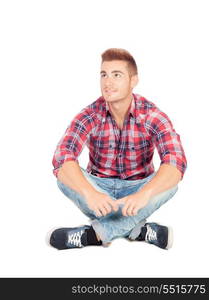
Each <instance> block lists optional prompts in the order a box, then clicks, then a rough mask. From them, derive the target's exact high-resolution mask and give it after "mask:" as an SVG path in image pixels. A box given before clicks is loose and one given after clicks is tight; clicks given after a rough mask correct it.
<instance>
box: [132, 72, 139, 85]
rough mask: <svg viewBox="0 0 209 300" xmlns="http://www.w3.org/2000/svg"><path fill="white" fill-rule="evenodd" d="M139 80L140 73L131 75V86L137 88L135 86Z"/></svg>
mask: <svg viewBox="0 0 209 300" xmlns="http://www.w3.org/2000/svg"><path fill="white" fill-rule="evenodd" d="M138 82H139V77H138V75H137V74H136V75H133V76H132V77H131V87H132V89H133V88H135V86H137V84H138Z"/></svg>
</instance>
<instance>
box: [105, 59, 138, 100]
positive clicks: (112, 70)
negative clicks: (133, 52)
mask: <svg viewBox="0 0 209 300" xmlns="http://www.w3.org/2000/svg"><path fill="white" fill-rule="evenodd" d="M100 74H101V79H100V85H101V92H102V96H103V97H104V99H105V100H106V101H107V102H114V101H119V100H123V99H126V98H128V97H130V95H131V94H132V89H133V88H134V86H135V85H136V84H137V80H138V79H137V76H136V75H135V76H132V77H131V75H130V73H129V70H128V65H127V62H126V61H121V60H113V61H104V62H103V63H102V65H101V72H100Z"/></svg>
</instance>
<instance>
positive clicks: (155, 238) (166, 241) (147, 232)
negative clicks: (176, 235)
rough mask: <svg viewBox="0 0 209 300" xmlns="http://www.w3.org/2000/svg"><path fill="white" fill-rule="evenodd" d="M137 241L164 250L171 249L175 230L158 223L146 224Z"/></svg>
mask: <svg viewBox="0 0 209 300" xmlns="http://www.w3.org/2000/svg"><path fill="white" fill-rule="evenodd" d="M136 240H138V241H145V242H147V243H149V244H153V245H155V246H158V247H160V248H162V249H170V248H171V247H172V244H173V230H172V228H171V227H166V226H163V225H159V224H157V223H146V224H145V225H144V226H143V227H142V229H141V233H140V235H139V237H138V238H136Z"/></svg>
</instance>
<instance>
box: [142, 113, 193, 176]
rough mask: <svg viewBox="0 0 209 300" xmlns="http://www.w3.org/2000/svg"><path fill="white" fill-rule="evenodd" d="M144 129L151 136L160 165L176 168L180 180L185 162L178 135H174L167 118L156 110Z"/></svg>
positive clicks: (150, 115) (184, 169) (185, 166)
mask: <svg viewBox="0 0 209 300" xmlns="http://www.w3.org/2000/svg"><path fill="white" fill-rule="evenodd" d="M146 128H147V130H148V131H149V133H150V134H151V135H152V140H153V142H154V144H155V146H156V148H157V151H158V153H159V156H160V159H161V164H164V163H165V164H170V165H173V166H174V167H176V168H177V169H178V170H179V171H180V172H181V175H182V177H181V179H182V178H183V176H184V173H185V171H186V168H187V160H186V156H185V153H184V149H183V146H182V143H181V139H180V135H179V134H178V133H176V131H175V129H174V128H173V125H172V122H171V120H170V119H169V117H168V116H167V115H166V114H165V113H163V112H162V111H160V110H159V109H157V108H156V109H155V110H154V111H152V112H151V113H150V114H149V116H148V118H147V120H146Z"/></svg>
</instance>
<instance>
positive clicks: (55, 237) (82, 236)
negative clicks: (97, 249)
mask: <svg viewBox="0 0 209 300" xmlns="http://www.w3.org/2000/svg"><path fill="white" fill-rule="evenodd" d="M89 228H90V226H88V225H84V226H81V227H76V228H58V229H56V230H54V231H53V232H52V233H51V235H50V237H49V244H50V245H51V246H52V247H54V248H57V249H58V250H64V249H71V248H82V247H84V246H86V244H87V233H86V229H89Z"/></svg>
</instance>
